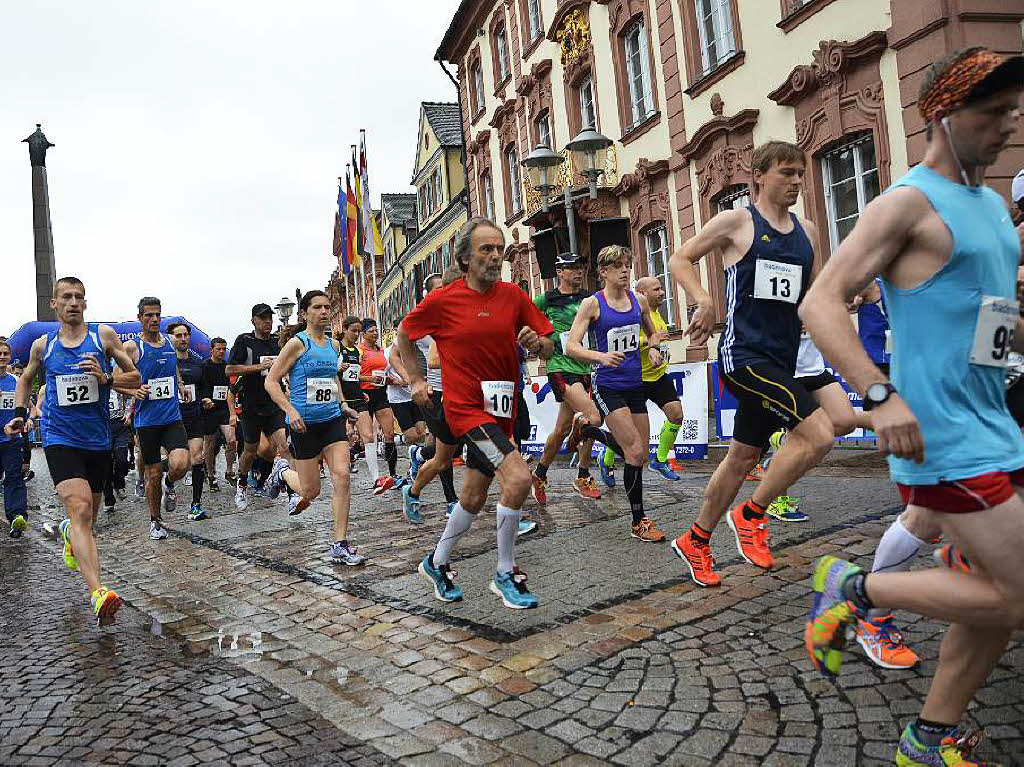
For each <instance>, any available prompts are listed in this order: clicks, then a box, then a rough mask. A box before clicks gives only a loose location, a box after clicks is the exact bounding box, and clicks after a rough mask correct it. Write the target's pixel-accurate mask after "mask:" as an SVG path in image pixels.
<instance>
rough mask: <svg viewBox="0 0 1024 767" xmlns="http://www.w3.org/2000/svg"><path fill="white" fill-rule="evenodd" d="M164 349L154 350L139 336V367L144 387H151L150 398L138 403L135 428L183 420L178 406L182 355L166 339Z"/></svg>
mask: <svg viewBox="0 0 1024 767" xmlns="http://www.w3.org/2000/svg"><path fill="white" fill-rule="evenodd" d="M163 339H164V345H163V346H152V345H150V344H148V343H146V341H145V340H144V339H143V338H142V336H139V339H138V342H137V343H138V345H139V361H138V362H137V363H136V367H137V368H138V369H139V374H140V375H141V376H142V383H144V384H148V385H149V398H148V399H144V400H138V401H136V403H135V417H134V422H135V426H136V427H139V426H166V425H167V424H169V423H174V422H175V421H180V420H181V408H180V406H179V405H178V375H177V373H178V355H177V353H176V352H175V351H174V344H172V343H171V341H170V339H169V338H167V337H166V336H164V337H163Z"/></svg>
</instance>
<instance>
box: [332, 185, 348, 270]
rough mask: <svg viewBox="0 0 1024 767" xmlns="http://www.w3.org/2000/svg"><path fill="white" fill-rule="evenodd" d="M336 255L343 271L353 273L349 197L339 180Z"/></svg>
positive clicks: (335, 222)
mask: <svg viewBox="0 0 1024 767" xmlns="http://www.w3.org/2000/svg"><path fill="white" fill-rule="evenodd" d="M334 255H335V256H337V258H338V261H339V262H340V263H341V271H342V272H343V273H345V274H351V273H352V264H351V263H350V262H349V260H348V195H347V194H346V193H345V190H344V189H343V188H342V186H341V179H340V178H339V179H338V209H337V210H336V211H334Z"/></svg>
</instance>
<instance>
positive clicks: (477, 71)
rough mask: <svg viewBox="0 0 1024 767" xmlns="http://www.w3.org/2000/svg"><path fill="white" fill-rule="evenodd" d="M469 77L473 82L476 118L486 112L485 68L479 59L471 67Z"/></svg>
mask: <svg viewBox="0 0 1024 767" xmlns="http://www.w3.org/2000/svg"><path fill="white" fill-rule="evenodd" d="M469 77H470V80H471V81H472V88H471V90H470V93H471V94H472V98H473V116H474V118H476V117H479V116H480V115H481V114H483V112H484V68H483V65H482V64H481V62H480V59H479V58H477V59H476V61H474V62H473V65H472V66H471V67H470V69H469Z"/></svg>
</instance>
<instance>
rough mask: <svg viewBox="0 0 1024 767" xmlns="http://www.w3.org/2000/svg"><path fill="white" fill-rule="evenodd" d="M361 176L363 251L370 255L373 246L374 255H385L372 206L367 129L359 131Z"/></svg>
mask: <svg viewBox="0 0 1024 767" xmlns="http://www.w3.org/2000/svg"><path fill="white" fill-rule="evenodd" d="M359 176H360V186H361V188H362V193H363V199H362V203H363V227H364V232H363V239H364V242H365V243H366V247H367V250H366V251H363V252H364V253H366V254H367V255H369V253H370V250H369V249H370V248H372V249H373V251H372V252H373V254H374V255H377V256H382V255H384V241H383V240H382V239H381V236H380V227H378V226H377V219H376V218H374V216H373V210H372V209H371V206H370V172H369V170H368V168H367V166H366V131H360V132H359Z"/></svg>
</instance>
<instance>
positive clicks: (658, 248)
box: [644, 225, 676, 328]
mask: <svg viewBox="0 0 1024 767" xmlns="http://www.w3.org/2000/svg"><path fill="white" fill-rule="evenodd" d="M644 249H645V250H646V251H647V273H648V274H649V275H650V276H651V277H654V278H655V279H657V280H658V281H659V282H661V286H662V287H663V288H664V289H665V303H664V304H662V305H661V310H660V311H661V316H662V319H664V320H665V324H667V325H668V326H669V327H670V328H675V324H676V295H675V280H673V279H672V273H671V272H670V271H669V270H668V258H669V255H670V254H669V252H668V233H667V232H666V231H665V227H664V225H661V226H656V227H654V228H653V229H648V230H647V232H646V233H645V234H644Z"/></svg>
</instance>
